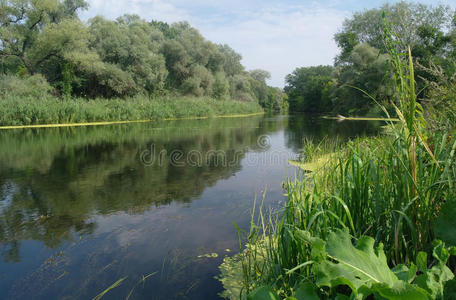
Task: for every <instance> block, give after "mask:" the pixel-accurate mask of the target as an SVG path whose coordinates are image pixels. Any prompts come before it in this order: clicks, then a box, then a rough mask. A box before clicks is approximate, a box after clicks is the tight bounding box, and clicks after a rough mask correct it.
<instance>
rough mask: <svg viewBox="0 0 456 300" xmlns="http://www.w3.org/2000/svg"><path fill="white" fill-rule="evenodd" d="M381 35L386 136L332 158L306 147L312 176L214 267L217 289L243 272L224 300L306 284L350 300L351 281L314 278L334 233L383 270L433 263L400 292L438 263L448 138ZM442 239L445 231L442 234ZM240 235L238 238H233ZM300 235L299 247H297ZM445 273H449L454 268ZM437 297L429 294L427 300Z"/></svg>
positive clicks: (406, 59) (448, 197)
mask: <svg viewBox="0 0 456 300" xmlns="http://www.w3.org/2000/svg"><path fill="white" fill-rule="evenodd" d="M387 30H388V29H387ZM386 33H387V34H386V37H387V38H386V43H387V46H388V49H390V57H391V63H392V67H393V69H394V70H395V72H394V74H393V82H394V86H395V91H396V95H395V96H396V101H395V103H392V105H393V107H394V108H395V110H396V114H397V116H398V120H392V118H391V116H390V115H389V113H388V111H387V109H386V108H385V107H383V106H381V109H382V110H383V111H384V113H385V117H386V118H385V121H386V122H387V123H388V126H389V130H388V134H385V135H381V136H378V137H375V138H364V139H361V138H359V139H356V140H354V141H351V142H349V143H347V144H346V145H344V146H342V147H339V148H338V146H334V145H331V144H325V143H323V144H315V143H313V142H311V141H307V142H306V144H307V145H306V146H305V149H304V153H305V154H304V156H305V158H308V159H304V160H303V162H301V166H304V167H305V168H306V169H311V171H312V172H311V173H306V174H303V175H302V177H300V178H296V179H294V180H290V179H289V180H287V181H286V182H285V183H284V188H285V190H286V194H287V197H288V199H287V201H286V204H285V205H284V207H283V209H282V210H281V211H280V212H278V214H276V215H274V214H272V215H269V216H264V215H263V214H262V212H260V214H259V215H258V219H257V220H256V221H255V222H253V221H252V224H251V229H250V231H249V232H248V233H246V234H245V235H243V236H244V237H245V241H246V243H247V246H246V247H245V248H244V249H243V250H242V251H241V254H240V255H239V256H238V257H237V258H236V259H230V260H226V261H225V262H224V264H223V265H222V266H221V270H222V274H224V275H225V276H226V277H227V278H224V280H222V282H224V284H225V282H229V281H230V280H229V278H230V276H231V278H233V280H236V279H235V276H234V274H235V273H234V272H230V270H232V269H236V266H237V268H238V269H239V268H240V269H242V271H243V272H242V280H240V281H238V285H239V286H241V288H240V289H239V292H238V295H236V296H233V294H234V293H231V295H232V296H233V297H232V298H239V299H244V298H247V296H249V299H260V298H255V297H254V295H256V294H259V293H261V292H264V291H265V290H262V289H263V288H264V287H267V289H266V292H267V293H269V295H270V296H271V295H272V296H271V297H270V298H267V299H277V298H276V297H275V296H274V295H278V296H277V297H280V298H286V297H290V296H295V295H296V293H297V288H298V287H300V286H302V285H303V284H310V286H311V289H314V290H315V294H318V296H319V297H321V298H331V299H333V298H334V297H336V296H337V295H345V296H347V297H351V298H350V299H354V298H355V296H354V295H355V291H354V290H351V289H350V288H349V287H348V286H347V283H348V282H349V281H344V282H345V284H342V287H341V286H338V287H337V288H335V287H334V286H331V284H329V287H328V285H327V286H322V285H320V284H321V280H320V279H321V272H320V271H321V270H320V269H314V264H315V263H316V262H315V257H318V251H321V250H319V249H320V248H319V247H315V244H317V245H324V244H325V243H326V242H327V241H328V238H330V237H331V235H332V236H334V232H337V230H343V231H344V232H348V233H349V234H350V236H351V237H353V238H354V239H355V240H359V241H361V240H363V241H365V240H366V236H370V237H373V238H374V240H375V244H376V245H381V248H383V250H382V251H384V252H385V260H386V262H387V263H388V265H389V266H390V267H396V268H404V266H412V267H411V269H413V266H414V263H416V262H419V261H420V260H421V261H422V260H423V259H422V258H423V257H425V256H426V255H428V256H429V257H433V259H434V260H433V261H431V262H430V263H428V262H427V260H424V263H421V265H424V267H422V268H421V269H420V271H418V272H417V270H416V268H415V269H414V271H410V272H411V274H412V275H413V277H411V278H412V279H410V280H409V282H408V284H411V283H412V281H413V280H414V278H417V276H418V277H419V276H420V275H422V274H423V273H426V272H427V271H426V270H425V269H426V268H427V267H432V266H434V265H436V264H437V263H438V261H437V260H438V257H437V255H436V252H435V248H434V247H435V245H436V243H435V242H434V241H435V240H436V239H437V238H441V237H440V236H438V234H437V230H436V229H437V228H436V226H435V224H436V223H438V220H439V216H440V215H441V213H442V210H443V209H444V207H447V206H448V205H450V207H451V206H455V205H456V188H455V182H456V160H455V153H456V138H455V137H454V135H452V134H451V132H448V131H441V130H435V127H433V126H429V124H428V123H427V121H426V120H425V118H424V109H423V107H421V105H420V104H419V103H418V102H417V97H416V92H415V79H414V77H415V75H414V66H413V63H412V57H411V53H410V51H409V53H407V54H406V55H403V54H400V53H397V52H396V51H395V49H396V45H395V42H394V34H393V33H391V32H386ZM373 100H374V101H375V99H373ZM442 115H445V114H442ZM394 121H397V122H394ZM453 128H454V124H453ZM334 150H336V151H334ZM328 153H332V154H328ZM328 156H329V157H328ZM316 165H318V168H317V167H315V166H316ZM252 220H253V217H252ZM448 230H453V228H451V227H450V228H445V229H443V231H448ZM440 231H442V230H440ZM238 232H239V234H242V231H241V230H240V229H238ZM303 234H304V235H305V236H306V238H305V239H302V238H300V237H302V236H303ZM240 240H241V239H240ZM306 240H307V241H309V240H312V241H313V242H312V243H311V242H306ZM315 241H321V242H320V244H318V243H315ZM447 242H448V243H454V241H447ZM452 246H454V244H453V245H452ZM323 247H324V246H323ZM364 250H365V249H364ZM445 251H446V250H445ZM423 253H424V254H423ZM453 254H455V253H453ZM426 257H427V256H426ZM448 257H449V254H448ZM332 261H333V262H334V259H332ZM445 263H446V261H445ZM450 266H451V267H452V268H453V271H452V272H453V273H454V268H455V265H454V261H453V262H451V261H450ZM319 272H320V273H319ZM450 275H452V274H451V272H450ZM353 278H354V277H353ZM427 278H428V280H432V279H429V278H430V277H427ZM449 278H450V277H449ZM341 280H345V279H342V277H340V278H339V283H338V284H339V285H340V281H341ZM428 284H429V282H428V283H424V282H423V281H421V282H419V281H417V285H418V286H419V287H418V288H423V289H425V288H428V290H431V289H429V285H428ZM440 284H441V287H443V283H442V282H440ZM233 285H234V284H233V283H232V282H231V283H230V284H225V286H227V287H229V286H233ZM258 287H260V289H257V288H258ZM226 293H228V294H229V292H226ZM435 295H436V294H433V293H432V291H430V292H429V298H431V299H434V298H436V297H437V296H435ZM367 296H369V294H366V295H364V297H367ZM364 297H362V296H361V297H360V298H359V299H364ZM303 299H304V298H303ZM347 299H348V298H347ZM356 299H358V298H356ZM381 299H384V298H381ZM388 299H390V298H388ZM391 299H396V298H391ZM397 299H399V298H397Z"/></svg>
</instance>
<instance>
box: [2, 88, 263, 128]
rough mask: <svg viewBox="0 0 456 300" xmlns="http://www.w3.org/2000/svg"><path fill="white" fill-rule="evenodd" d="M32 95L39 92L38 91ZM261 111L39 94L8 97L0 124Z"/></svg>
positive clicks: (195, 102)
mask: <svg viewBox="0 0 456 300" xmlns="http://www.w3.org/2000/svg"><path fill="white" fill-rule="evenodd" d="M26 92H28V91H26ZM32 92H33V93H36V90H33V91H32ZM261 110H262V109H261V107H260V106H259V105H258V104H257V103H254V102H251V103H245V102H239V101H230V100H225V101H218V100H214V99H211V98H200V99H197V98H189V97H177V98H164V99H151V98H146V97H136V98H131V99H128V100H125V99H110V100H106V99H94V100H86V99H80V98H72V99H66V100H61V99H59V98H56V97H52V96H44V97H40V98H36V97H35V94H32V95H31V96H28V95H27V96H19V97H18V96H14V95H6V96H5V97H2V99H1V101H0V125H2V126H4V125H31V124H61V123H85V122H96V121H127V120H159V119H166V118H188V117H211V116H217V115H230V114H248V113H257V112H260V111H261Z"/></svg>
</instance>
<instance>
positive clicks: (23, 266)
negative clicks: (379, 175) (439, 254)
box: [0, 115, 375, 299]
mask: <svg viewBox="0 0 456 300" xmlns="http://www.w3.org/2000/svg"><path fill="white" fill-rule="evenodd" d="M374 128H375V127H374V126H373V125H368V124H367V123H360V122H353V123H350V122H342V123H338V122H335V121H328V120H322V119H317V118H311V117H308V116H303V115H296V116H256V117H248V118H220V119H208V120H183V121H167V122H158V123H144V124H128V125H113V126H102V127H81V128H49V129H24V130H9V131H0V254H1V256H0V299H91V298H93V297H94V296H96V295H97V294H99V293H100V292H102V291H103V290H105V289H106V288H108V287H109V286H110V285H111V284H113V283H114V282H116V281H117V280H119V279H122V278H125V279H124V280H123V281H122V282H121V284H120V285H119V286H118V287H116V288H115V289H113V290H111V291H110V292H108V293H107V294H106V295H105V296H104V297H103V299H125V298H126V297H127V296H128V295H129V294H130V293H131V298H130V299H217V297H218V296H217V295H218V293H220V292H221V291H222V286H221V284H220V283H219V281H218V280H217V279H216V278H215V277H216V276H218V265H220V263H221V262H222V260H223V257H225V256H226V255H234V254H235V253H237V252H239V246H238V241H237V233H236V230H235V228H234V226H233V223H235V224H237V225H238V226H239V227H241V228H244V229H248V224H249V221H250V211H251V209H252V206H253V201H254V199H255V197H256V198H257V199H262V198H263V195H265V199H264V203H265V206H266V207H272V208H278V207H280V205H281V203H283V201H284V200H285V199H284V196H283V191H282V188H281V183H282V182H283V180H284V179H285V178H286V177H287V176H288V177H293V176H295V174H297V173H299V170H297V169H296V168H295V167H293V166H291V165H289V163H288V160H289V159H296V158H297V157H298V155H299V152H300V149H302V147H303V142H304V140H305V139H306V138H312V139H314V140H315V141H318V140H320V139H322V138H323V137H325V136H327V137H329V138H335V137H338V138H340V139H348V138H351V137H355V136H357V135H362V134H371V133H373V132H375V129H374ZM149 274H153V275H151V276H150V277H148V278H147V279H145V280H144V282H141V283H140V284H138V282H140V280H141V278H142V276H147V275H149ZM135 286H136V287H135ZM133 288H134V289H133Z"/></svg>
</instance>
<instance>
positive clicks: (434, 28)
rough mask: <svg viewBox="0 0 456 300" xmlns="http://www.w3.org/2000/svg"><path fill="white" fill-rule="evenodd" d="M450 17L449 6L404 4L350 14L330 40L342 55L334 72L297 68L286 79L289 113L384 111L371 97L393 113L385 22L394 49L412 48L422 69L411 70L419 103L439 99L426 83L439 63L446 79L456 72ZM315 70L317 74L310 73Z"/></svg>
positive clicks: (415, 60)
mask: <svg viewBox="0 0 456 300" xmlns="http://www.w3.org/2000/svg"><path fill="white" fill-rule="evenodd" d="M454 15H455V12H454V10H453V9H451V8H450V7H448V6H444V5H439V6H430V5H424V4H418V3H412V2H406V1H401V2H398V3H395V4H384V5H383V6H381V7H380V8H376V9H370V10H366V11H362V12H356V13H354V15H353V16H352V17H351V18H348V19H346V20H345V21H344V24H343V26H342V28H341V29H340V31H339V32H338V33H337V34H336V35H335V36H334V39H335V42H336V43H337V45H338V46H339V48H340V54H339V55H338V56H337V57H336V58H335V64H334V68H333V71H332V72H324V71H323V70H321V69H320V70H318V69H314V68H316V67H310V68H297V69H296V70H295V71H294V72H293V73H292V74H290V75H288V76H287V86H286V92H287V93H288V94H289V96H290V110H291V111H311V112H332V113H337V114H350V115H354V114H358V115H371V116H380V115H382V114H383V112H382V111H381V110H379V109H378V106H377V104H376V103H375V101H372V99H370V98H371V97H372V98H374V99H375V100H376V102H378V103H381V104H382V105H384V106H385V107H386V108H387V110H388V111H389V112H390V113H394V108H393V107H392V106H391V105H390V103H391V100H394V99H393V96H394V95H393V91H392V90H391V84H392V83H391V80H392V79H391V77H390V76H389V75H388V74H389V72H388V68H389V63H388V61H389V60H390V59H392V57H391V55H390V53H389V50H388V49H389V47H390V46H391V45H389V46H388V45H385V33H384V31H383V30H382V28H383V25H384V22H385V19H386V20H387V22H388V23H389V24H390V25H389V26H390V27H391V32H392V33H394V38H393V39H394V41H395V44H394V48H395V49H396V50H397V51H398V52H401V53H405V52H406V51H407V49H408V47H410V49H411V52H412V54H413V57H414V63H415V64H419V65H421V66H422V68H417V70H416V72H415V80H416V87H417V91H420V92H419V93H418V95H417V97H418V100H419V102H424V101H425V100H429V99H431V98H432V100H433V101H436V102H437V101H438V99H439V97H435V96H436V95H435V93H434V94H432V93H433V91H432V90H429V89H428V87H429V83H430V82H436V80H437V77H436V74H435V72H432V70H431V69H432V68H433V66H434V65H438V66H439V67H440V68H442V71H443V72H444V74H446V77H447V78H449V77H451V76H452V74H454V72H455V70H456V69H455V64H454V63H453V61H452V60H453V59H454V58H455V57H456V47H455V45H456V44H455V41H456V40H455V39H454V36H455V35H454V34H455V32H456V27H455V23H454V22H452V20H453V17H454ZM327 68H330V67H329V66H328V67H327ZM315 70H318V71H319V72H317V74H312V72H313V71H315ZM310 75H312V76H316V75H319V76H320V77H317V78H315V77H310ZM318 79H320V80H318ZM446 86H448V85H446ZM353 87H356V88H353ZM360 89H361V90H363V91H364V92H365V93H363V92H361V91H360ZM367 94H369V96H368V95H367Z"/></svg>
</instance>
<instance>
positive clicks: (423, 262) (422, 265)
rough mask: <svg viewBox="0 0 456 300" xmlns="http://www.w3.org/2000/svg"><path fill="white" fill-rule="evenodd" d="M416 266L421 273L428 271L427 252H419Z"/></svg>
mask: <svg viewBox="0 0 456 300" xmlns="http://www.w3.org/2000/svg"><path fill="white" fill-rule="evenodd" d="M416 266H417V267H418V270H420V271H421V272H423V273H424V272H426V270H427V254H426V252H418V255H417V256H416Z"/></svg>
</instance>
